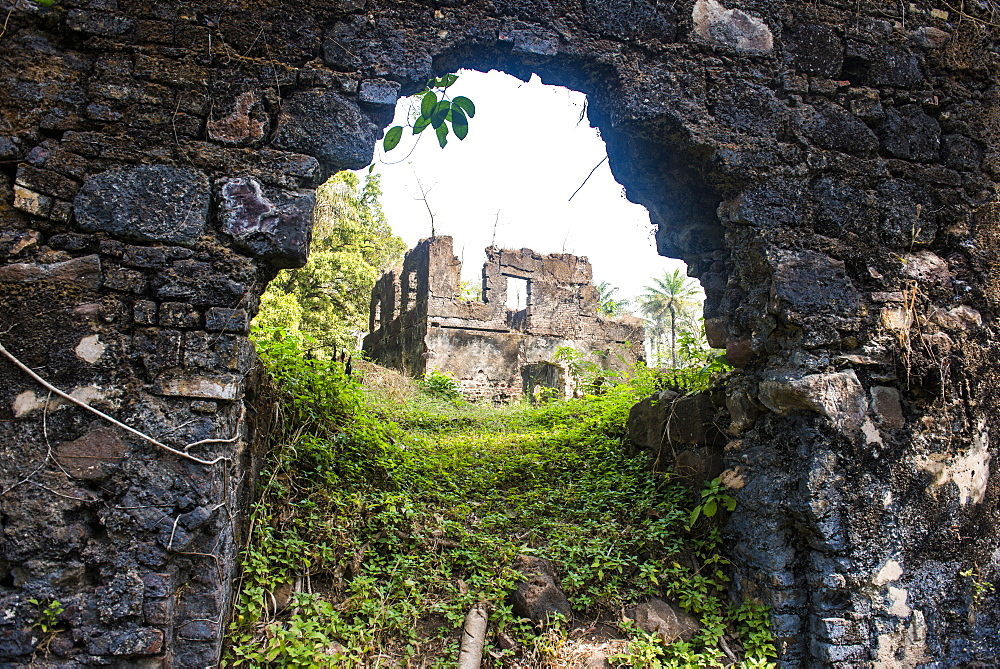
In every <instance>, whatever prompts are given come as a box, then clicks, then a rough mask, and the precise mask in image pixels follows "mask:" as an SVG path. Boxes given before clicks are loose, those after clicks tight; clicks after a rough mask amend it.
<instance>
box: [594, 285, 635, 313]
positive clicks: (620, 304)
mask: <svg viewBox="0 0 1000 669" xmlns="http://www.w3.org/2000/svg"><path fill="white" fill-rule="evenodd" d="M597 292H598V297H597V313H599V314H601V315H602V316H620V315H621V314H622V312H623V311H624V310H625V307H627V306H628V305H629V304H631V302H629V301H628V300H616V299H615V293H617V292H618V286H612V285H611V284H610V283H608V282H607V281H601V282H600V283H599V284H597Z"/></svg>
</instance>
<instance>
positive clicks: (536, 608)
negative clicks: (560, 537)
mask: <svg viewBox="0 0 1000 669" xmlns="http://www.w3.org/2000/svg"><path fill="white" fill-rule="evenodd" d="M513 568H514V569H515V570H516V571H519V572H520V573H521V574H522V575H523V576H524V580H523V581H520V582H519V583H518V584H517V587H516V589H515V590H514V592H512V593H511V596H510V597H511V604H512V606H513V610H514V614H515V615H517V616H519V617H521V618H527V619H528V620H530V621H531V622H532V623H533V624H534V625H535V626H536V627H545V626H548V625H550V624H553V623H555V622H556V620H557V617H560V618H561V619H562V620H564V621H567V622H568V621H570V620H572V618H573V611H572V610H571V609H570V606H569V600H567V599H566V594H565V593H563V591H562V589H561V588H560V587H559V579H558V577H557V576H556V572H555V569H554V568H553V566H552V563H551V562H549V561H548V560H546V559H544V558H539V557H534V556H529V555H520V556H518V557H517V559H516V560H514V565H513Z"/></svg>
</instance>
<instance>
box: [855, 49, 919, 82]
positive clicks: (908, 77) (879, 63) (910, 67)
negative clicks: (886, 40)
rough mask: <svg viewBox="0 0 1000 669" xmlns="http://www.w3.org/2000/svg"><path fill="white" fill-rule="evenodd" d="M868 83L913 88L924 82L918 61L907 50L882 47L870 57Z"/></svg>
mask: <svg viewBox="0 0 1000 669" xmlns="http://www.w3.org/2000/svg"><path fill="white" fill-rule="evenodd" d="M871 59H872V62H871V65H870V66H869V69H868V81H869V82H870V83H871V84H873V85H875V86H894V87H896V88H915V87H917V86H919V85H920V84H921V82H923V80H924V74H923V72H921V71H920V61H919V60H917V56H916V54H914V53H912V52H911V51H910V50H909V49H906V48H903V47H897V46H891V45H883V46H882V47H881V48H879V49H877V50H876V51H875V52H874V53H873V55H872V58H871Z"/></svg>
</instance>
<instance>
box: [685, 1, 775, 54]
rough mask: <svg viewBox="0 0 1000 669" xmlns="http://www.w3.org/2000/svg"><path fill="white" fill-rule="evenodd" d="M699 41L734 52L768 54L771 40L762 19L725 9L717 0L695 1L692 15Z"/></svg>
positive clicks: (771, 45)
mask: <svg viewBox="0 0 1000 669" xmlns="http://www.w3.org/2000/svg"><path fill="white" fill-rule="evenodd" d="M691 18H692V20H693V21H694V31H695V33H696V34H697V35H698V36H699V37H701V38H702V39H705V40H708V41H709V42H712V43H714V44H717V45H719V46H725V47H729V48H731V49H735V50H736V51H771V50H772V49H773V48H774V37H773V36H772V34H771V29H770V28H769V27H768V25H767V24H766V23H765V22H764V21H762V20H761V19H759V18H757V17H756V16H753V15H752V14H748V13H746V12H744V11H742V10H740V9H726V8H725V7H724V6H723V5H722V3H720V2H718V1H717V0H698V1H697V2H696V3H695V5H694V9H693V11H692V14H691Z"/></svg>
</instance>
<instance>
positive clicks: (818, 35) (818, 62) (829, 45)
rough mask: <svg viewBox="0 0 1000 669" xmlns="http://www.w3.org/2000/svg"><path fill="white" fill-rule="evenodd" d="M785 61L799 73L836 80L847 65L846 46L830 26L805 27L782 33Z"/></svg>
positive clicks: (805, 25) (815, 25) (806, 25)
mask: <svg viewBox="0 0 1000 669" xmlns="http://www.w3.org/2000/svg"><path fill="white" fill-rule="evenodd" d="M782 42H783V43H784V47H785V62H786V63H788V65H790V66H791V67H794V68H795V69H796V70H798V71H799V72H805V73H807V74H815V75H817V76H820V77H827V78H830V79H835V78H837V77H838V76H839V75H840V68H841V66H843V64H844V43H843V42H842V41H841V39H840V37H839V36H838V35H837V31H836V30H834V29H833V28H831V27H830V26H825V25H818V24H804V25H799V26H796V27H795V28H794V29H793V30H789V31H786V32H785V33H783V34H782Z"/></svg>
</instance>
